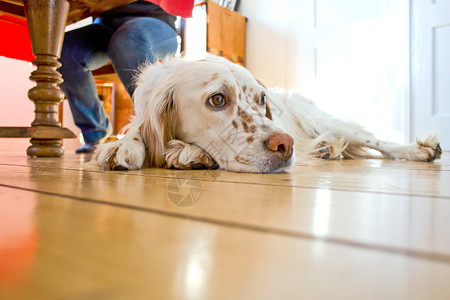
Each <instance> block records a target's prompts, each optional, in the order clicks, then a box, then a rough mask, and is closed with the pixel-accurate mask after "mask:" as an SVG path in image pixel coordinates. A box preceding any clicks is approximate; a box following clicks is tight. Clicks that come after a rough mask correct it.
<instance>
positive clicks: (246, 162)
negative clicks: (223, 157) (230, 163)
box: [234, 155, 249, 164]
mask: <svg viewBox="0 0 450 300" xmlns="http://www.w3.org/2000/svg"><path fill="white" fill-rule="evenodd" d="M234 160H235V161H237V162H240V163H242V164H248V162H249V160H248V159H245V158H242V157H240V156H239V155H235V156H234Z"/></svg>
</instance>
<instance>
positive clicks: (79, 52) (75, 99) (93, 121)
mask: <svg viewBox="0 0 450 300" xmlns="http://www.w3.org/2000/svg"><path fill="white" fill-rule="evenodd" d="M112 34H113V31H112V30H111V29H109V28H108V27H106V26H104V25H101V24H92V25H88V26H86V27H82V28H79V29H76V30H73V31H69V32H67V33H66V36H65V38H64V44H63V48H62V51H61V58H60V61H61V63H62V66H61V68H59V72H61V74H62V77H63V79H64V82H63V83H62V84H61V85H60V87H61V89H62V90H63V91H64V93H65V94H66V97H67V99H68V100H69V104H70V109H71V111H72V115H73V119H74V121H75V124H76V125H77V126H78V127H79V128H80V129H81V131H82V133H83V138H84V140H85V142H86V145H85V146H82V147H80V148H79V149H77V152H91V150H93V149H90V148H89V147H88V148H86V147H87V146H89V145H90V144H92V145H93V144H96V143H98V141H99V140H101V139H102V138H104V137H105V136H106V135H108V134H110V132H111V125H110V124H109V120H108V118H107V116H106V112H105V110H104V109H103V106H102V104H101V102H100V100H99V98H98V95H97V89H96V86H95V82H94V77H93V75H92V73H91V70H95V69H98V68H99V67H101V66H103V65H105V64H106V63H107V62H108V61H109V58H108V56H107V48H108V44H109V40H110V38H111V36H112ZM83 147H84V148H83ZM85 148H86V149H85ZM80 150H81V151H80Z"/></svg>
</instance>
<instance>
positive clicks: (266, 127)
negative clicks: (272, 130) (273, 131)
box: [261, 124, 269, 130]
mask: <svg viewBox="0 0 450 300" xmlns="http://www.w3.org/2000/svg"><path fill="white" fill-rule="evenodd" d="M261 129H263V130H269V126H267V125H264V124H263V125H261Z"/></svg>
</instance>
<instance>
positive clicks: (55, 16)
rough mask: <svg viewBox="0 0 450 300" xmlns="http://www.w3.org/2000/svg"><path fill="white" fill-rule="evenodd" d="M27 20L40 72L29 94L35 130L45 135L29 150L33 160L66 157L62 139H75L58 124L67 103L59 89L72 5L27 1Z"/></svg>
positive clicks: (35, 74)
mask: <svg viewBox="0 0 450 300" xmlns="http://www.w3.org/2000/svg"><path fill="white" fill-rule="evenodd" d="M24 6H25V15H26V18H27V23H28V29H29V33H30V39H31V45H32V48H33V54H34V55H35V56H36V59H35V60H34V61H33V64H34V65H35V66H36V68H37V69H36V70H35V71H34V72H32V73H31V77H30V79H31V80H32V81H35V82H36V86H35V87H33V88H32V89H31V90H30V91H29V92H28V98H30V100H31V101H33V102H34V104H35V120H34V121H33V123H31V126H33V127H37V128H38V130H39V132H40V133H41V134H40V135H39V136H38V137H37V136H35V137H33V138H32V139H31V141H30V142H31V144H32V145H31V146H30V147H29V148H28V149H27V154H28V155H29V156H62V155H63V154H64V149H63V148H62V138H74V137H75V135H74V134H73V133H72V132H71V131H70V130H68V129H66V128H61V124H60V123H59V121H58V104H59V103H60V102H61V101H62V100H63V99H64V93H63V92H62V91H61V90H60V89H59V88H58V87H57V85H58V84H60V83H61V82H62V81H63V80H62V76H61V74H60V73H59V72H58V71H56V69H57V68H58V67H59V66H60V65H61V64H60V63H59V62H58V58H59V56H60V54H61V47H62V42H63V39H64V28H65V25H66V20H67V14H68V12H69V2H68V1H66V0H25V2H24Z"/></svg>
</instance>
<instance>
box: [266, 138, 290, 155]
mask: <svg viewBox="0 0 450 300" xmlns="http://www.w3.org/2000/svg"><path fill="white" fill-rule="evenodd" d="M266 146H267V148H268V149H269V150H270V151H273V152H274V154H277V155H279V156H281V158H284V159H289V158H291V156H292V152H293V149H292V147H293V146H294V139H293V138H292V137H291V136H290V135H289V134H286V133H281V134H275V135H273V136H271V137H270V138H269V139H268V140H267V141H266Z"/></svg>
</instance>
